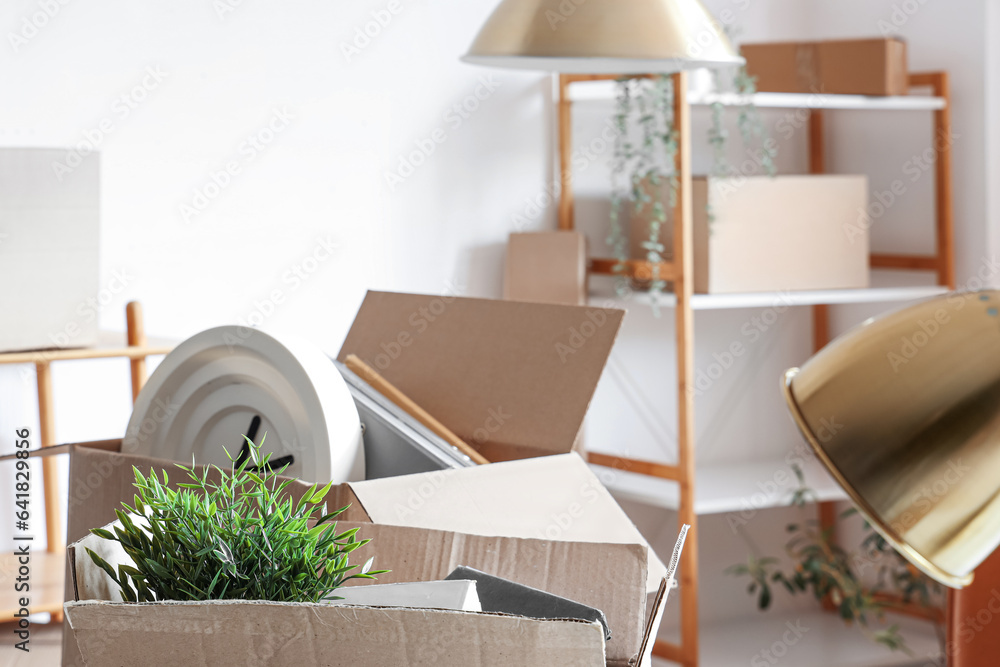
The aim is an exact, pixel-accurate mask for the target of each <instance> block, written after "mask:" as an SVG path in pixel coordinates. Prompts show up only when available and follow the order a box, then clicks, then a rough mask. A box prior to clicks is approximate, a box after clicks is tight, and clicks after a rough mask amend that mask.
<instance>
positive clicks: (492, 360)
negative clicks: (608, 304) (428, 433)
mask: <svg viewBox="0 0 1000 667" xmlns="http://www.w3.org/2000/svg"><path fill="white" fill-rule="evenodd" d="M623 316H624V311H621V310H609V309H603V308H586V307H579V306H562V305H550V304H539V303H525V302H514V301H496V300H490V299H468V298H459V297H447V296H430V295H417V294H395V293H388V292H369V293H368V295H367V296H366V297H365V300H364V302H363V303H362V304H361V308H360V309H359V310H358V314H357V316H356V317H355V320H354V323H353V325H352V326H351V330H350V332H349V333H348V334H347V338H346V340H345V341H344V344H343V347H342V348H341V350H340V353H339V354H338V356H337V359H338V360H339V361H341V362H343V361H345V359H346V358H347V355H348V354H356V355H357V356H358V357H360V358H361V359H362V360H364V361H365V363H367V364H368V365H369V366H371V367H372V368H374V369H375V370H376V371H378V372H379V373H380V374H381V375H382V376H383V377H384V378H385V379H386V380H388V381H389V382H391V383H392V384H393V385H395V386H396V387H397V388H399V390H400V391H402V392H403V393H404V394H406V395H407V396H409V397H410V398H411V399H413V400H414V401H415V402H416V403H417V405H419V406H420V407H422V408H423V409H425V410H427V412H429V413H430V414H431V415H433V416H434V417H435V418H436V419H438V420H439V421H440V422H441V423H442V424H444V425H445V426H447V427H448V428H449V429H450V430H451V431H452V432H454V433H455V434H456V435H457V436H458V437H460V438H462V439H463V440H465V441H466V442H467V443H469V444H470V445H472V446H473V447H474V448H475V449H477V450H478V451H479V452H480V453H481V454H483V456H485V457H486V458H487V459H489V460H490V461H507V460H512V459H519V458H525V457H534V456H546V455H550V454H561V453H565V452H569V451H572V450H573V449H574V447H575V445H576V443H577V438H578V436H579V435H580V432H581V430H582V426H583V419H584V416H585V415H586V413H587V408H588V407H589V406H590V401H591V399H592V398H593V396H594V391H595V389H596V387H597V382H598V380H599V379H600V377H601V372H602V371H603V369H604V364H605V363H606V362H607V359H608V356H609V355H610V353H611V347H612V345H613V344H614V341H615V338H616V337H617V335H618V330H619V328H620V327H621V322H622V317H623Z"/></svg>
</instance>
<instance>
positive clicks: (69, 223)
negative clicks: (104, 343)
mask: <svg viewBox="0 0 1000 667" xmlns="http://www.w3.org/2000/svg"><path fill="white" fill-rule="evenodd" d="M73 155H74V152H73V151H71V150H69V149H54V148H2V149H0V220H2V221H3V229H2V230H0V283H2V284H3V285H5V286H6V288H5V289H4V290H2V291H0V311H2V312H3V313H4V316H5V318H6V322H7V323H8V325H7V326H4V327H2V328H0V351H2V352H14V351H24V350H42V349H52V348H67V347H87V346H89V345H95V344H96V343H97V342H98V331H97V313H98V311H99V310H100V309H101V304H99V303H98V300H101V299H104V298H106V297H109V296H110V294H111V292H112V291H114V292H117V291H121V290H123V289H124V288H125V286H126V285H125V284H123V283H127V277H123V276H122V275H121V274H120V273H115V274H114V275H113V276H109V278H111V279H112V281H111V282H110V283H108V284H107V285H105V286H104V287H105V291H107V292H108V294H106V295H104V296H102V295H101V294H100V288H99V285H98V279H99V265H98V246H99V243H98V241H99V239H98V233H99V226H100V214H99V210H100V156H99V155H98V154H96V153H95V154H93V155H88V156H86V157H84V158H79V156H78V155H77V156H76V158H77V159H78V162H76V161H74V165H73V166H72V167H70V166H67V164H66V161H67V156H73ZM102 303H103V301H102Z"/></svg>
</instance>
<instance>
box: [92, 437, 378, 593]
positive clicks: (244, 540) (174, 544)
mask: <svg viewBox="0 0 1000 667" xmlns="http://www.w3.org/2000/svg"><path fill="white" fill-rule="evenodd" d="M247 443H248V444H249V446H250V453H251V456H250V457H249V458H247V457H242V458H244V459H245V460H243V461H242V462H236V461H234V463H233V465H232V467H231V469H230V470H229V471H226V470H222V469H220V468H218V467H216V466H213V467H214V468H215V470H217V471H218V473H219V477H220V479H219V481H218V482H212V481H209V470H210V469H209V468H207V467H206V468H204V469H203V470H202V471H201V473H199V472H197V471H195V470H194V468H193V465H194V462H193V461H192V467H191V468H188V467H185V466H178V467H179V468H181V469H182V470H184V471H185V472H186V473H187V477H188V478H189V480H190V481H187V482H184V483H180V484H178V485H177V486H178V489H177V490H173V489H170V488H169V487H168V486H167V484H168V481H169V480H168V477H167V473H166V471H163V472H162V475H157V473H156V472H155V471H150V473H149V475H148V476H146V475H143V474H142V473H141V472H140V471H139V470H138V469H137V468H133V470H134V473H135V487H136V490H137V493H136V495H135V496H134V502H133V505H134V506H129V505H128V504H125V503H123V504H122V509H118V510H116V514H117V515H118V524H120V525H118V524H115V525H114V526H113V531H110V530H107V529H104V528H95V529H93V530H91V532H92V533H94V534H95V535H97V536H99V537H102V538H104V539H107V540H112V541H115V542H119V543H120V544H121V546H122V548H123V549H124V551H125V553H126V554H127V555H128V556H129V557H130V558H131V559H132V563H133V564H132V565H125V564H122V565H119V566H118V568H117V571H116V570H115V568H114V567H112V566H111V565H110V564H109V563H107V562H106V561H105V560H103V559H102V558H101V557H100V556H98V555H97V554H96V553H94V552H93V551H91V550H90V549H87V551H88V552H89V554H90V557H91V558H92V559H93V560H94V562H95V563H96V564H97V565H99V566H100V567H101V568H102V569H103V570H104V571H105V572H106V573H107V574H108V576H110V577H111V578H112V579H113V580H114V581H115V582H116V583H117V584H118V585H119V586H120V587H121V597H122V599H123V600H124V601H126V602H153V601H162V600H198V601H202V600H269V601H280V602H319V601H321V600H323V599H324V598H330V597H331V594H332V593H333V592H334V591H335V590H336V589H337V588H338V587H339V586H341V585H343V584H344V583H345V582H347V581H349V580H351V579H374V578H375V575H378V574H383V573H385V572H388V570H377V571H373V570H372V569H371V567H372V559H371V558H369V559H368V561H367V562H366V563H364V565H362V566H360V570H359V571H355V572H352V571H354V570H358V568H359V566H358V565H352V564H350V562H349V557H350V554H351V552H353V551H355V550H356V549H359V548H360V547H362V546H364V545H365V544H367V543H368V542H369V540H365V539H359V538H358V535H357V532H358V529H357V528H352V529H350V530H347V531H344V532H342V533H337V524H336V521H334V519H336V518H337V517H338V516H339V515H340V514H342V513H343V512H344V511H345V510H347V507H341V508H340V509H337V510H334V511H332V512H328V511H327V506H326V503H325V502H324V499H325V497H326V495H327V493H328V492H329V491H330V488H331V487H332V482H331V483H330V484H327V485H326V486H325V487H323V488H318V486H316V485H313V486H312V487H311V488H310V489H309V490H308V491H306V493H305V494H304V495H303V496H302V497H301V498H300V499H299V501H298V502H293V499H292V497H291V495H290V494H289V493H288V490H287V489H288V486H289V485H290V484H291V483H292V482H293V481H294V480H289V479H286V480H283V481H279V479H278V476H279V474H280V472H281V471H282V470H284V468H282V469H281V470H278V471H274V470H272V469H271V467H270V466H269V459H270V454H268V455H266V456H264V457H263V458H261V456H260V447H259V446H258V445H255V444H254V443H253V442H251V441H250V440H249V439H247ZM230 458H231V457H230ZM231 460H232V459H231Z"/></svg>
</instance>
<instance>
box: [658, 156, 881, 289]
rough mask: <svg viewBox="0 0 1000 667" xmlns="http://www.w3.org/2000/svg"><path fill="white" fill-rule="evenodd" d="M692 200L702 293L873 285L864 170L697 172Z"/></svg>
mask: <svg viewBox="0 0 1000 667" xmlns="http://www.w3.org/2000/svg"><path fill="white" fill-rule="evenodd" d="M692 200H693V201H692V205H693V209H694V220H693V224H694V229H693V232H694V233H693V243H694V291H695V292H698V293H700V294H728V293H741V292H782V291H794V290H819V289H853V288H865V287H868V284H869V275H870V274H869V268H868V247H869V243H868V227H867V226H866V225H864V224H861V223H860V222H859V220H860V219H861V218H860V216H862V215H863V212H864V211H865V209H866V207H867V204H868V179H867V178H866V177H865V176H832V175H831V176H827V175H822V176H776V177H769V176H751V177H746V178H734V179H727V178H721V179H720V178H706V177H697V178H695V179H694V180H693V183H692ZM709 206H711V211H712V216H713V220H712V221H711V222H710V221H709ZM663 243H664V245H665V246H666V248H667V250H666V253H665V254H666V256H668V257H669V256H672V254H673V238H672V234H670V232H667V233H666V234H665V235H664V236H663Z"/></svg>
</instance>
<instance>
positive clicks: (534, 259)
mask: <svg viewBox="0 0 1000 667" xmlns="http://www.w3.org/2000/svg"><path fill="white" fill-rule="evenodd" d="M503 298H505V299H508V300H511V301H534V302H538V303H561V304H565V305H570V306H583V305H586V303H587V237H586V236H584V235H583V234H581V233H579V232H573V231H558V232H529V233H523V234H511V235H510V240H509V241H508V242H507V257H506V260H505V262H504V281H503Z"/></svg>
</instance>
